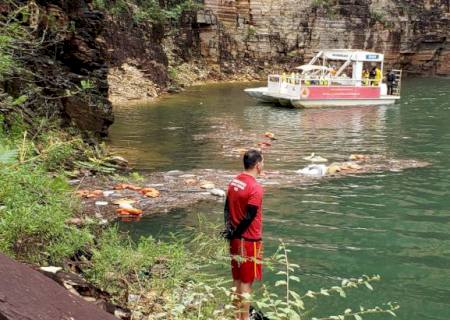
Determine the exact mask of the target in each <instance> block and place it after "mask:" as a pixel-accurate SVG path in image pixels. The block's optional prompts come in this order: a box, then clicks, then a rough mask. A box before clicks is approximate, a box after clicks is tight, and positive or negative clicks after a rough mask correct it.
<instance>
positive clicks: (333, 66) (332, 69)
mask: <svg viewBox="0 0 450 320" xmlns="http://www.w3.org/2000/svg"><path fill="white" fill-rule="evenodd" d="M336 73H337V71H336V66H335V65H332V66H331V70H330V75H331V76H332V77H334V76H336Z"/></svg>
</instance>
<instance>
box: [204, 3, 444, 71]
mask: <svg viewBox="0 0 450 320" xmlns="http://www.w3.org/2000/svg"><path fill="white" fill-rule="evenodd" d="M198 23H199V26H200V43H201V53H202V55H203V57H204V58H205V59H207V60H208V61H210V63H218V64H220V65H221V66H222V70H224V71H232V70H236V69H238V68H240V67H242V66H243V65H254V66H255V67H256V68H259V69H267V68H268V66H273V65H274V64H298V63H301V62H304V61H307V60H308V59H310V57H311V56H313V54H314V52H315V51H316V50H318V49H325V48H357V49H367V50H375V51H379V52H383V53H385V54H386V62H387V64H388V65H390V66H395V67H399V68H402V69H404V70H406V71H408V72H410V73H420V74H438V75H448V74H450V1H449V0H418V1H413V0H205V1H204V10H203V11H201V12H199V13H198Z"/></svg>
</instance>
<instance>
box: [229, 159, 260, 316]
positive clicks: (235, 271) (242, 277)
mask: <svg viewBox="0 0 450 320" xmlns="http://www.w3.org/2000/svg"><path fill="white" fill-rule="evenodd" d="M263 166H264V160H263V157H262V154H261V152H260V151H258V150H249V151H247V152H246V153H245V154H244V169H245V170H244V172H242V173H241V174H239V175H238V176H237V177H235V178H234V179H233V180H232V181H231V182H230V184H229V186H228V192H227V198H226V201H225V209H224V213H225V225H226V231H225V235H226V238H227V239H228V240H229V241H230V254H231V273H232V275H233V281H234V287H235V288H236V289H235V290H236V291H235V294H236V298H235V301H234V303H235V306H236V308H237V312H236V320H248V319H249V307H250V303H249V302H248V301H246V299H245V296H246V295H247V294H250V293H251V291H252V284H253V281H254V280H261V279H262V266H261V258H262V241H261V240H262V239H261V238H262V198H263V193H264V191H263V188H262V187H261V185H260V184H259V183H258V182H257V181H256V177H257V176H259V175H260V174H261V173H262V170H263Z"/></svg>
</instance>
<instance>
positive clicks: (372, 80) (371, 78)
mask: <svg viewBox="0 0 450 320" xmlns="http://www.w3.org/2000/svg"><path fill="white" fill-rule="evenodd" d="M376 70H377V67H373V68H372V69H371V70H370V73H369V81H370V85H371V86H373V85H374V83H375V76H376V75H377V71H376Z"/></svg>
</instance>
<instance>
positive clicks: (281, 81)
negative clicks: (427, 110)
mask: <svg viewBox="0 0 450 320" xmlns="http://www.w3.org/2000/svg"><path fill="white" fill-rule="evenodd" d="M383 63H384V55H383V54H381V53H375V52H369V51H361V50H342V49H335V50H323V51H320V52H319V53H318V54H317V55H316V56H315V57H314V58H313V59H312V60H311V61H310V62H309V63H308V64H306V65H302V66H300V67H298V68H296V69H297V70H296V72H293V73H292V74H291V75H289V76H288V75H285V74H283V75H279V74H272V75H269V76H268V81H267V87H260V88H249V89H245V92H246V93H247V94H248V95H250V96H252V97H254V98H256V99H258V100H260V101H264V102H271V103H279V104H281V105H290V106H294V107H300V108H318V107H337V106H373V105H388V104H393V103H395V102H396V101H397V100H399V99H400V85H401V77H402V71H401V70H392V72H393V73H394V75H395V82H394V84H395V85H394V86H393V88H392V92H390V94H388V87H387V84H386V83H385V82H383V77H382V75H383ZM368 69H373V70H376V74H377V75H376V77H375V78H369V76H368ZM364 70H366V71H364ZM347 73H351V77H350V76H348V75H347Z"/></svg>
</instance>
